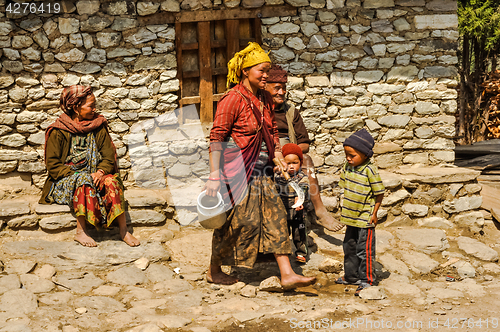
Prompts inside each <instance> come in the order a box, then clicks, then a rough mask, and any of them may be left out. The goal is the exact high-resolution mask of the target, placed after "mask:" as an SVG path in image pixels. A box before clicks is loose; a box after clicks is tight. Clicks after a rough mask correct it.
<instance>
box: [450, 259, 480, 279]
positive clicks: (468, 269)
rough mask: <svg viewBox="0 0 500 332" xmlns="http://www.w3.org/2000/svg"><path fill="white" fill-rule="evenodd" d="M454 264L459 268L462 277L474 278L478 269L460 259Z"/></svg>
mask: <svg viewBox="0 0 500 332" xmlns="http://www.w3.org/2000/svg"><path fill="white" fill-rule="evenodd" d="M452 266H453V267H454V268H456V269H457V272H458V275H459V276H460V278H474V277H475V276H476V270H475V269H474V267H473V266H472V265H471V263H469V262H464V261H458V262H456V263H455V264H453V265H452Z"/></svg>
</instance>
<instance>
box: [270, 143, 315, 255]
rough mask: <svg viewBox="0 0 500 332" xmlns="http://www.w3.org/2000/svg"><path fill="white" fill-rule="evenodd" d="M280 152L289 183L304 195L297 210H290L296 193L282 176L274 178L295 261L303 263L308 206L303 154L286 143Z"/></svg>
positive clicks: (294, 145)
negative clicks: (283, 159) (290, 235)
mask: <svg viewBox="0 0 500 332" xmlns="http://www.w3.org/2000/svg"><path fill="white" fill-rule="evenodd" d="M281 150H282V153H283V157H284V158H285V162H286V164H287V168H286V170H285V171H286V172H288V174H289V175H290V178H291V180H290V181H293V182H295V183H297V184H298V185H299V187H300V188H301V189H302V190H303V191H304V194H305V195H304V196H305V199H304V203H303V204H302V205H301V206H299V207H297V208H292V205H294V204H295V203H296V202H297V200H298V197H297V193H296V192H295V190H293V189H292V187H291V186H290V184H289V183H288V182H287V181H286V180H285V178H284V177H283V176H277V177H276V189H277V190H278V192H279V194H280V196H281V200H282V201H283V204H284V205H285V208H286V211H287V221H288V227H290V228H291V234H292V239H293V244H294V245H295V248H297V251H295V259H296V260H297V262H299V263H305V262H306V261H307V230H306V222H305V213H304V207H305V208H306V209H307V208H308V205H309V195H308V194H309V179H308V178H307V175H305V174H304V172H302V170H301V167H302V162H303V154H302V150H301V149H300V147H299V146H298V145H297V144H293V143H288V144H285V145H284V146H283V147H282V148H281Z"/></svg>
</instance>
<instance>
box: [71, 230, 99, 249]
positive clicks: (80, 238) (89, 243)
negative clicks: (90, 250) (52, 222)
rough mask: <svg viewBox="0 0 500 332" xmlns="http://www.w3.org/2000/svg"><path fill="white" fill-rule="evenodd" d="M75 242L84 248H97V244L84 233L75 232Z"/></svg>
mask: <svg viewBox="0 0 500 332" xmlns="http://www.w3.org/2000/svg"><path fill="white" fill-rule="evenodd" d="M75 241H76V242H78V243H80V244H81V245H82V246H84V247H97V243H96V242H95V241H94V239H93V238H91V237H90V236H88V235H87V233H85V231H78V232H76V235H75Z"/></svg>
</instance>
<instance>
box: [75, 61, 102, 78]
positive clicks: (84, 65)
mask: <svg viewBox="0 0 500 332" xmlns="http://www.w3.org/2000/svg"><path fill="white" fill-rule="evenodd" d="M69 70H71V71H74V72H77V73H80V74H85V75H86V74H94V73H97V72H99V71H100V70H101V67H100V66H99V65H98V64H95V63H90V62H81V63H77V64H76V65H74V66H73V67H71V68H70V69H69Z"/></svg>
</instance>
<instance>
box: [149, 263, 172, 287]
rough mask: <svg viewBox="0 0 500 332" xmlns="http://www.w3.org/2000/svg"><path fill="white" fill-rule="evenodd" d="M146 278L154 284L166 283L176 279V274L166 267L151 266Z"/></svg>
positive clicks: (159, 265) (160, 265)
mask: <svg viewBox="0 0 500 332" xmlns="http://www.w3.org/2000/svg"><path fill="white" fill-rule="evenodd" d="M146 277H147V278H148V280H149V281H151V282H152V283H155V284H156V283H159V282H166V281H170V280H172V279H173V278H174V273H173V272H172V271H171V270H170V269H169V268H168V267H167V266H165V265H162V264H157V263H155V264H151V265H149V267H148V268H147V270H146Z"/></svg>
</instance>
